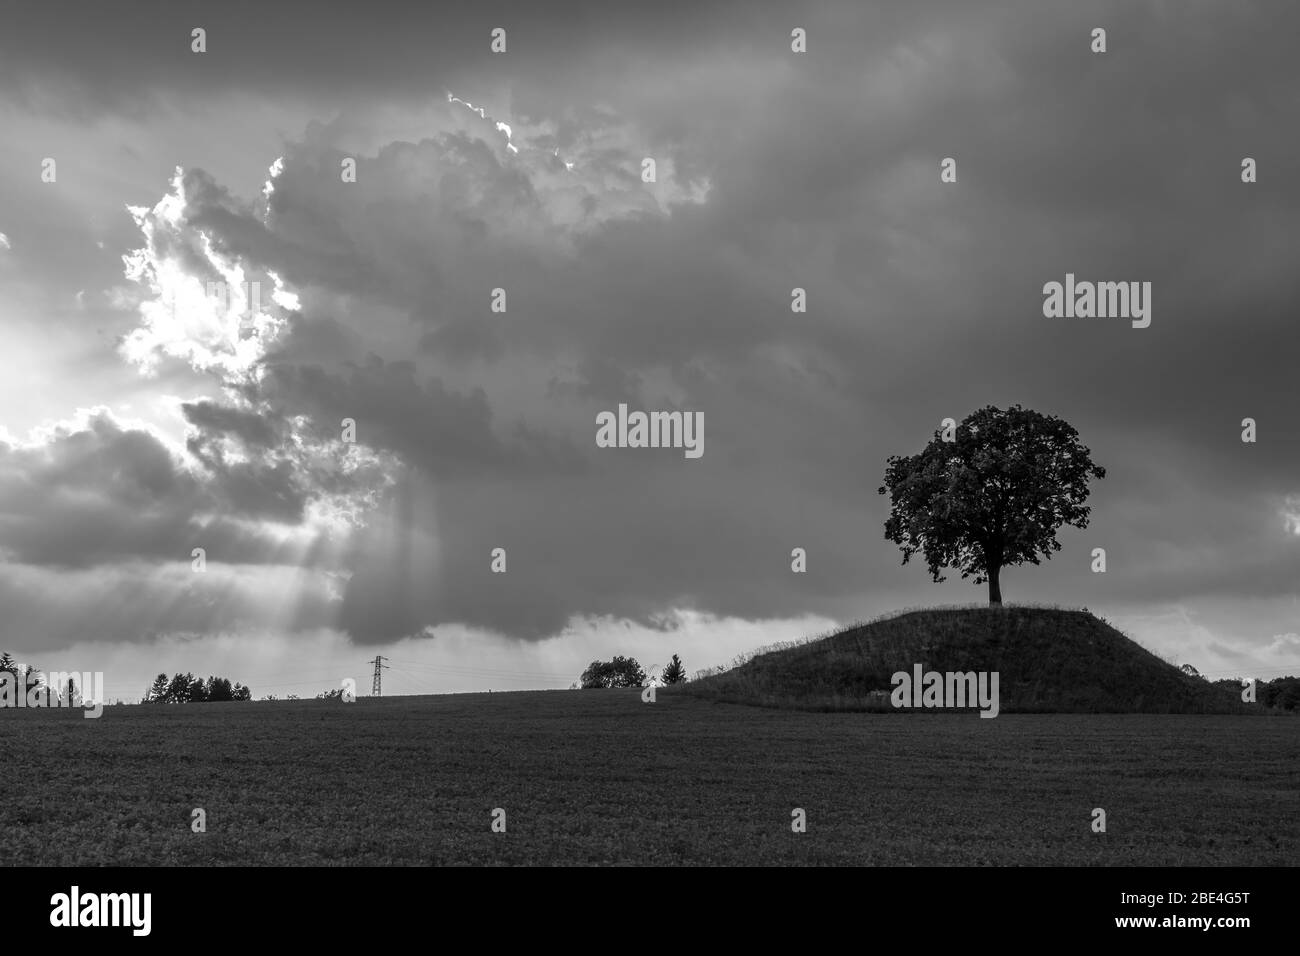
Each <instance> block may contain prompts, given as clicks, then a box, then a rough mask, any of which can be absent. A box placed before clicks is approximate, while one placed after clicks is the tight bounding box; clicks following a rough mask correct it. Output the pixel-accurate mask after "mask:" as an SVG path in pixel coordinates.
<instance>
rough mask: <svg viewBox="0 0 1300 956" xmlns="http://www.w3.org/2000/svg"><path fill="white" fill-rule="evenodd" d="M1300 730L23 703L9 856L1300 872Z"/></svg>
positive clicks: (10, 752) (522, 701) (755, 711)
mask: <svg viewBox="0 0 1300 956" xmlns="http://www.w3.org/2000/svg"><path fill="white" fill-rule="evenodd" d="M1298 728H1300V725H1298V724H1297V722H1296V720H1295V719H1294V718H1290V717H1261V718H1242V717H1232V716H1162V715H1137V716H1124V715H1083V714H1058V715H1046V714H1007V715H1003V716H1000V717H998V718H997V719H995V720H981V719H979V718H978V717H976V716H974V715H971V714H943V715H921V714H862V713H858V714H854V713H801V712H793V711H783V710H771V709H764V708H756V707H746V706H741V705H736V704H725V703H717V702H714V701H710V700H705V699H699V698H695V697H690V696H687V695H684V694H681V693H678V692H674V690H663V689H660V690H659V692H658V700H657V701H656V702H655V703H653V704H645V703H642V702H641V700H640V698H639V693H638V692H636V691H616V690H603V691H602V690H593V691H541V692H529V693H513V694H502V693H497V694H465V695H452V696H442V697H405V698H385V699H365V698H362V699H359V700H358V701H357V702H356V703H352V704H345V703H340V702H329V703H327V702H322V701H284V702H258V703H237V704H192V705H175V706H168V705H142V706H134V707H110V708H106V709H105V711H104V715H103V716H102V717H101V718H99V719H98V720H86V719H83V718H82V716H81V714H80V712H77V711H71V712H69V711H25V710H18V711H15V710H7V711H0V740H3V742H4V746H5V752H6V755H7V757H8V759H7V761H6V771H7V773H6V775H7V781H6V785H5V798H4V800H3V803H2V804H0V833H2V834H3V835H4V839H2V840H0V863H3V864H6V865H13V864H80V865H95V864H108V863H125V864H152V865H158V864H180V865H199V864H204V865H210V864H216V865H221V864H313V865H320V864H328V865H353V864H416V865H427V864H545V863H554V864H612V863H632V864H890V865H898V864H902V865H911V864H917V865H935V864H993V865H1054V864H1086V865H1130V864H1147V865H1182V864H1205V865H1218V864H1247V865H1277V864H1295V863H1296V862H1297V860H1300V732H1298ZM497 807H500V808H503V809H504V810H505V811H506V832H505V833H493V832H492V831H491V822H492V816H491V814H492V811H493V809H494V808H497ZM796 807H800V808H803V809H804V810H805V811H806V813H807V832H805V833H794V832H792V831H791V811H792V809H794V808H796ZM1094 807H1101V808H1103V809H1104V810H1105V811H1106V814H1107V832H1105V833H1100V834H1099V833H1093V832H1092V830H1091V829H1090V823H1091V820H1092V817H1091V813H1092V810H1093V808H1094ZM195 808H203V810H204V811H205V812H206V824H207V832H205V833H194V832H192V831H191V812H192V810H194V809H195Z"/></svg>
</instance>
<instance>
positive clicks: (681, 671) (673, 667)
mask: <svg viewBox="0 0 1300 956" xmlns="http://www.w3.org/2000/svg"><path fill="white" fill-rule="evenodd" d="M660 679H661V680H662V681H663V682H664V683H665V684H684V683H686V668H685V666H683V664H682V659H681V658H680V657H678V656H677V655H676V654H674V655H673V659H672V660H671V661H669V662H668V666H667V667H665V668H664V672H663V674H662V675H660Z"/></svg>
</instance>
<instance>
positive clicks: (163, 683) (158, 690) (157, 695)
mask: <svg viewBox="0 0 1300 956" xmlns="http://www.w3.org/2000/svg"><path fill="white" fill-rule="evenodd" d="M167 686H168V684H167V675H166V674H159V675H158V676H157V677H155V678H154V679H153V685H152V686H151V687H150V688H149V691H148V693H147V694H146V695H145V700H147V701H150V702H152V703H155V704H165V703H167Z"/></svg>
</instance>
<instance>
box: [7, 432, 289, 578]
mask: <svg viewBox="0 0 1300 956" xmlns="http://www.w3.org/2000/svg"><path fill="white" fill-rule="evenodd" d="M269 477H271V478H274V477H275V476H269ZM267 479H268V476H266V475H256V476H255V475H251V474H246V473H241V472H238V471H236V472H234V473H229V474H225V475H221V476H219V477H218V478H217V480H215V481H210V480H204V476H196V475H193V474H191V473H190V472H189V471H187V470H185V469H184V468H183V467H182V466H181V465H180V464H179V463H178V462H177V461H176V459H175V458H174V457H173V455H172V453H171V452H170V451H168V449H167V448H166V447H165V446H164V445H163V444H162V443H161V442H160V441H159V440H158V439H157V438H156V437H154V436H153V435H151V434H149V433H148V432H145V431H141V430H137V429H130V428H123V427H121V426H120V425H119V424H118V423H116V422H115V421H113V420H112V419H111V418H110V417H108V416H106V415H103V414H98V415H94V416H91V417H89V418H88V420H87V421H86V422H85V423H84V426H82V427H67V428H63V429H60V430H59V431H57V432H56V433H55V434H54V435H53V436H51V438H50V440H49V441H47V442H45V443H44V444H42V445H38V446H15V445H10V444H6V443H3V442H0V552H2V553H3V554H4V555H5V556H6V557H7V558H8V559H9V560H13V561H18V562H22V563H25V564H33V565H51V566H58V567H67V568H86V567H92V566H96V565H102V564H107V563H112V562H116V561H134V560H138V559H143V560H148V561H153V562H177V563H184V564H188V563H189V562H190V559H191V553H190V552H191V549H192V548H193V547H195V546H202V547H204V548H205V549H206V550H207V551H208V552H209V553H211V554H212V555H213V556H214V559H215V557H216V556H217V555H220V557H221V559H222V560H223V561H225V562H228V563H243V562H252V563H260V562H268V561H274V560H277V558H279V557H280V556H281V555H280V549H279V547H278V546H277V545H276V544H275V543H274V539H273V538H269V537H266V536H264V535H263V534H262V533H261V532H258V531H254V530H250V529H249V528H247V527H245V526H242V525H237V524H234V523H231V522H230V521H228V520H227V518H226V516H227V515H228V514H230V513H240V514H243V515H245V516H248V517H254V518H276V517H279V516H280V513H281V512H282V510H283V508H282V506H281V504H280V503H279V502H278V501H276V500H275V496H274V495H273V494H272V493H271V492H270V491H268V490H267V489H266V488H265V487H262V485H263V483H264V482H265V481H266V480H267ZM252 500H260V501H261V503H262V507H261V508H260V509H259V508H253V507H250V506H249V503H250V501H252Z"/></svg>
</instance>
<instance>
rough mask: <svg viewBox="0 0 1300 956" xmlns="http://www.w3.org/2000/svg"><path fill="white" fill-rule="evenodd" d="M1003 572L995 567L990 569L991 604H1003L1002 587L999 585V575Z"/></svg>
mask: <svg viewBox="0 0 1300 956" xmlns="http://www.w3.org/2000/svg"><path fill="white" fill-rule="evenodd" d="M1001 571H1002V569H1001V568H1000V567H998V566H997V565H994V566H993V567H991V568H989V604H990V605H994V604H998V605H1000V604H1001V603H1002V586H1001V585H1000V584H999V583H998V574H999V573H1000V572H1001Z"/></svg>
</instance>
